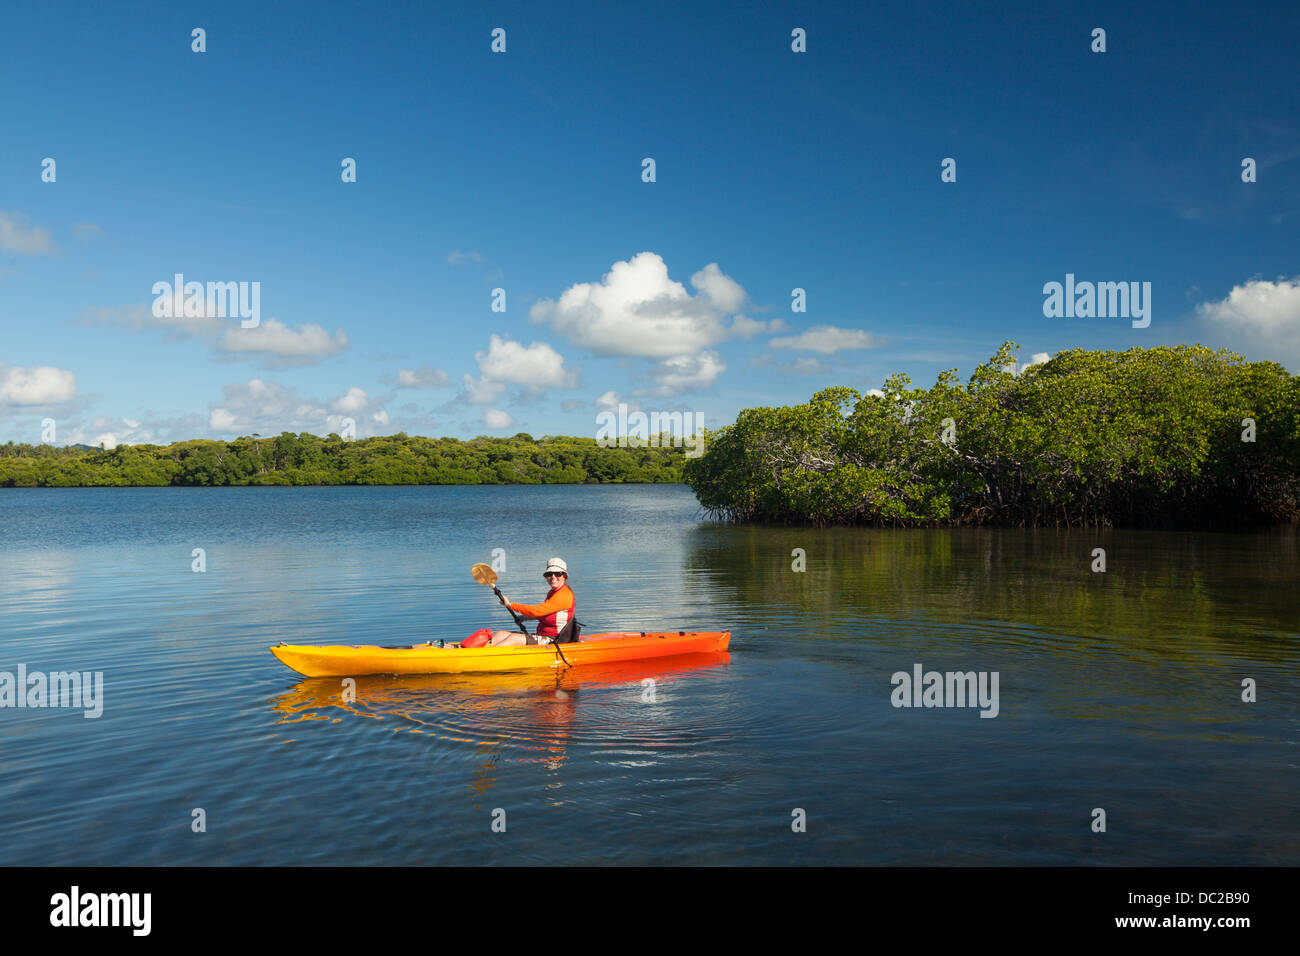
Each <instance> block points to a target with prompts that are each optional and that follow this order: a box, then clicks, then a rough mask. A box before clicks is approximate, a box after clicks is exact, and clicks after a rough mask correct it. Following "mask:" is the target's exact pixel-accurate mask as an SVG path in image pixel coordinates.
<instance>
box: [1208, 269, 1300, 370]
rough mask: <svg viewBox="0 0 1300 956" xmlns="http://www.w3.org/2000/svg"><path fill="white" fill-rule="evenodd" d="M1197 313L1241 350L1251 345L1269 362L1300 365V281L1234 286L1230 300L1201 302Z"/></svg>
mask: <svg viewBox="0 0 1300 956" xmlns="http://www.w3.org/2000/svg"><path fill="white" fill-rule="evenodd" d="M1196 313H1197V315H1199V316H1200V317H1201V318H1203V319H1205V320H1207V321H1208V322H1209V323H1210V324H1211V325H1213V326H1214V327H1216V328H1218V329H1221V330H1222V331H1224V332H1227V333H1229V334H1230V335H1231V336H1232V337H1233V341H1232V342H1230V343H1229V344H1230V345H1231V346H1232V347H1233V348H1235V349H1236V350H1237V351H1241V349H1240V348H1238V347H1237V346H1238V344H1241V345H1246V346H1251V347H1253V348H1256V349H1259V350H1260V351H1262V352H1264V353H1265V354H1264V356H1263V358H1265V359H1271V360H1274V361H1279V362H1282V363H1283V364H1286V363H1290V366H1291V367H1293V368H1294V367H1295V366H1296V365H1298V364H1300V278H1296V279H1279V280H1278V281H1277V282H1268V281H1266V280H1263V279H1251V280H1250V281H1249V282H1246V283H1244V284H1242V285H1237V286H1233V288H1232V291H1231V292H1229V293H1228V295H1227V298H1224V299H1220V300H1219V301H1217V302H1203V303H1201V304H1200V305H1198V306H1197V307H1196Z"/></svg>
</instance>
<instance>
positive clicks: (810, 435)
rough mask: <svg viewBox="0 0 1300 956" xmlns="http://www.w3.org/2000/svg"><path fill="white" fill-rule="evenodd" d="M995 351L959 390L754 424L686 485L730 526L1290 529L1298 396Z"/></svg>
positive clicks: (1213, 379)
mask: <svg viewBox="0 0 1300 956" xmlns="http://www.w3.org/2000/svg"><path fill="white" fill-rule="evenodd" d="M1015 347H1016V346H1015V343H1013V342H1008V343H1006V344H1004V345H1003V346H1002V348H1001V349H1000V350H999V351H998V353H997V354H996V355H994V356H993V357H992V358H991V359H990V360H989V362H987V363H985V364H983V365H981V366H979V368H978V369H976V371H975V373H974V374H973V375H972V376H971V378H970V381H969V382H968V383H967V384H966V385H964V386H963V385H961V384H960V383H959V382H958V380H957V377H956V374H955V370H951V371H946V372H944V373H943V374H941V375H940V376H939V379H938V381H937V382H936V383H935V384H934V386H933V387H931V388H927V389H923V388H912V387H910V385H911V380H910V379H909V378H908V377H907V376H905V375H901V374H900V375H894V376H892V377H891V378H890V379H889V380H888V381H887V382H885V384H884V386H883V388H882V389H881V391H883V393H884V394H883V395H861V394H859V393H858V392H857V391H855V390H854V389H851V388H846V387H835V388H828V389H825V390H823V391H821V392H818V393H817V394H816V395H814V396H813V398H812V400H811V401H809V402H808V403H807V404H805V405H798V406H794V407H788V408H751V409H747V410H746V411H744V412H742V413H741V414H740V415H739V416H738V417H737V419H736V422H735V424H734V425H731V426H729V427H727V428H723V429H721V430H720V431H717V432H711V433H709V434H708V435H707V441H706V445H705V448H706V451H705V454H704V455H703V457H700V458H695V459H691V460H688V461H686V462H685V465H684V473H683V477H684V480H685V481H686V483H687V484H688V485H689V486H690V487H691V489H692V490H693V491H694V492H695V494H696V496H697V497H698V498H699V500H700V503H701V504H702V505H703V506H704V508H705V509H706V510H707V511H709V512H711V513H713V514H715V515H718V516H722V517H726V518H730V519H732V520H736V521H773V522H787V523H791V522H797V523H810V524H814V525H827V524H873V525H894V526H940V525H979V524H989V525H1033V526H1038V525H1051V526H1107V525H1124V526H1150V527H1170V526H1239V525H1244V524H1265V523H1277V522H1287V521H1295V520H1297V519H1298V518H1300V378H1297V377H1296V376H1293V375H1290V374H1289V373H1288V372H1287V371H1286V370H1285V369H1284V368H1283V367H1282V366H1280V365H1278V364H1276V363H1274V362H1246V361H1244V360H1243V359H1242V357H1241V356H1239V355H1236V354H1235V353H1232V352H1229V351H1227V350H1222V349H1221V350H1218V351H1214V350H1211V349H1208V348H1205V347H1203V346H1199V345H1198V346H1177V347H1161V348H1147V349H1143V348H1133V349H1129V350H1128V351H1125V352H1110V351H1086V350H1082V349H1073V350H1070V351H1066V352H1062V353H1060V354H1059V355H1057V356H1056V357H1055V358H1053V359H1051V360H1050V361H1048V362H1046V363H1043V364H1037V365H1030V366H1029V367H1027V368H1024V369H1020V370H1019V371H1018V374H1017V372H1016V365H1015V362H1014V361H1013V356H1014V354H1015V352H1014V349H1015Z"/></svg>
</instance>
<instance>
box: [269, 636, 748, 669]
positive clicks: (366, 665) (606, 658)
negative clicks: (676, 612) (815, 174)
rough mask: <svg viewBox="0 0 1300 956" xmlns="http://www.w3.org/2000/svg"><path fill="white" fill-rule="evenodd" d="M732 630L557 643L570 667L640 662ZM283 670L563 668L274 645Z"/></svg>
mask: <svg viewBox="0 0 1300 956" xmlns="http://www.w3.org/2000/svg"><path fill="white" fill-rule="evenodd" d="M730 643H731V632H730V631H671V632H645V631H641V632H638V631H621V632H615V633H612V634H592V635H590V636H587V637H583V638H582V640H580V641H575V642H573V643H569V644H561V645H560V649H561V650H562V651H563V652H564V657H565V659H566V660H567V661H568V662H569V663H570V664H572V665H574V666H579V665H582V664H609V663H613V662H615V661H640V660H648V659H650V658H653V657H674V656H677V655H679V654H709V653H716V652H718V651H725V650H726V649H727V646H728V645H729V644H730ZM271 653H272V654H274V655H275V656H276V657H277V658H278V659H279V661H280V663H282V664H284V665H285V666H287V667H290V668H292V669H293V670H296V671H297V672H298V673H299V674H304V675H306V676H307V677H360V676H362V675H364V674H465V673H474V672H483V671H517V670H527V669H531V668H534V667H563V666H564V662H563V661H561V660H560V656H559V655H558V654H556V652H555V648H554V647H552V646H551V645H549V644H536V645H522V646H518V647H456V646H454V645H450V644H449V645H448V646H446V647H437V646H434V645H431V644H417V645H415V646H413V647H377V646H375V645H366V644H329V645H325V646H323V647H312V646H309V645H306V644H278V645H276V646H275V647H272V648H271Z"/></svg>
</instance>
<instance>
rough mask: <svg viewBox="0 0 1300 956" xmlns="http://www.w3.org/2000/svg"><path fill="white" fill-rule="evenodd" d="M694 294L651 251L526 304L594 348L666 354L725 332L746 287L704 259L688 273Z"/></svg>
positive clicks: (694, 348)
mask: <svg viewBox="0 0 1300 956" xmlns="http://www.w3.org/2000/svg"><path fill="white" fill-rule="evenodd" d="M691 283H692V285H694V286H695V287H696V289H697V290H699V294H698V295H695V296H692V295H691V294H690V293H689V292H687V291H686V288H685V286H683V285H682V284H681V283H680V282H675V281H673V280H672V279H670V278H669V277H668V267H667V266H666V265H665V264H664V261H663V259H662V258H660V257H659V256H658V255H656V254H655V253H653V252H642V253H639V254H637V255H636V256H633V257H632V258H631V259H630V260H628V261H627V262H616V263H614V265H613V266H611V267H610V270H609V272H607V273H606V274H605V276H604V277H603V278H602V279H601V281H600V282H579V283H577V284H576V285H572V286H570V287H569V288H568V289H566V290H565V291H564V292H563V294H561V296H560V298H559V300H558V301H552V300H550V299H543V300H541V301H539V302H537V303H535V304H534V305H533V307H532V308H531V309H530V310H529V317H530V318H531V319H532V320H533V321H534V322H545V323H548V324H549V325H550V326H551V327H552V328H553V329H555V331H556V332H558V333H559V334H560V335H563V336H564V337H565V338H567V339H568V340H569V341H570V342H573V343H574V344H575V345H580V346H583V347H584V348H589V349H591V350H592V351H593V352H595V353H596V354H598V355H625V356H634V357H641V358H658V359H667V358H673V357H675V356H679V355H690V354H694V353H696V352H699V351H700V350H701V349H706V348H708V347H710V346H712V345H714V344H716V343H718V342H721V341H722V340H723V339H725V338H727V337H728V335H729V334H730V331H731V330H730V329H729V328H728V327H727V326H726V324H725V318H726V315H727V314H728V313H729V312H731V311H733V310H734V309H736V308H739V307H740V304H741V303H742V302H743V301H744V299H745V291H744V289H742V288H741V287H740V286H739V285H738V284H737V283H736V282H735V281H734V280H732V279H731V278H730V277H728V276H726V275H724V274H723V273H722V271H721V270H720V269H718V267H717V264H716V263H710V264H709V265H708V266H705V267H704V268H703V269H701V270H700V271H699V272H697V273H695V275H694V276H692V277H691Z"/></svg>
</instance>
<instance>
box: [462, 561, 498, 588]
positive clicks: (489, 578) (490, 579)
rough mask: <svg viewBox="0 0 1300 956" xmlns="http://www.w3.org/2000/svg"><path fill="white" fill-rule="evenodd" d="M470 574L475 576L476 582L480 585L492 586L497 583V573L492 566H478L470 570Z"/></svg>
mask: <svg viewBox="0 0 1300 956" xmlns="http://www.w3.org/2000/svg"><path fill="white" fill-rule="evenodd" d="M469 573H470V574H471V575H473V577H474V580H475V581H477V582H478V583H479V584H487V585H492V584H496V583H497V573H496V572H495V571H493V570H492V565H490V564H476V565H474V566H473V567H472V568H470V569H469Z"/></svg>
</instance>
